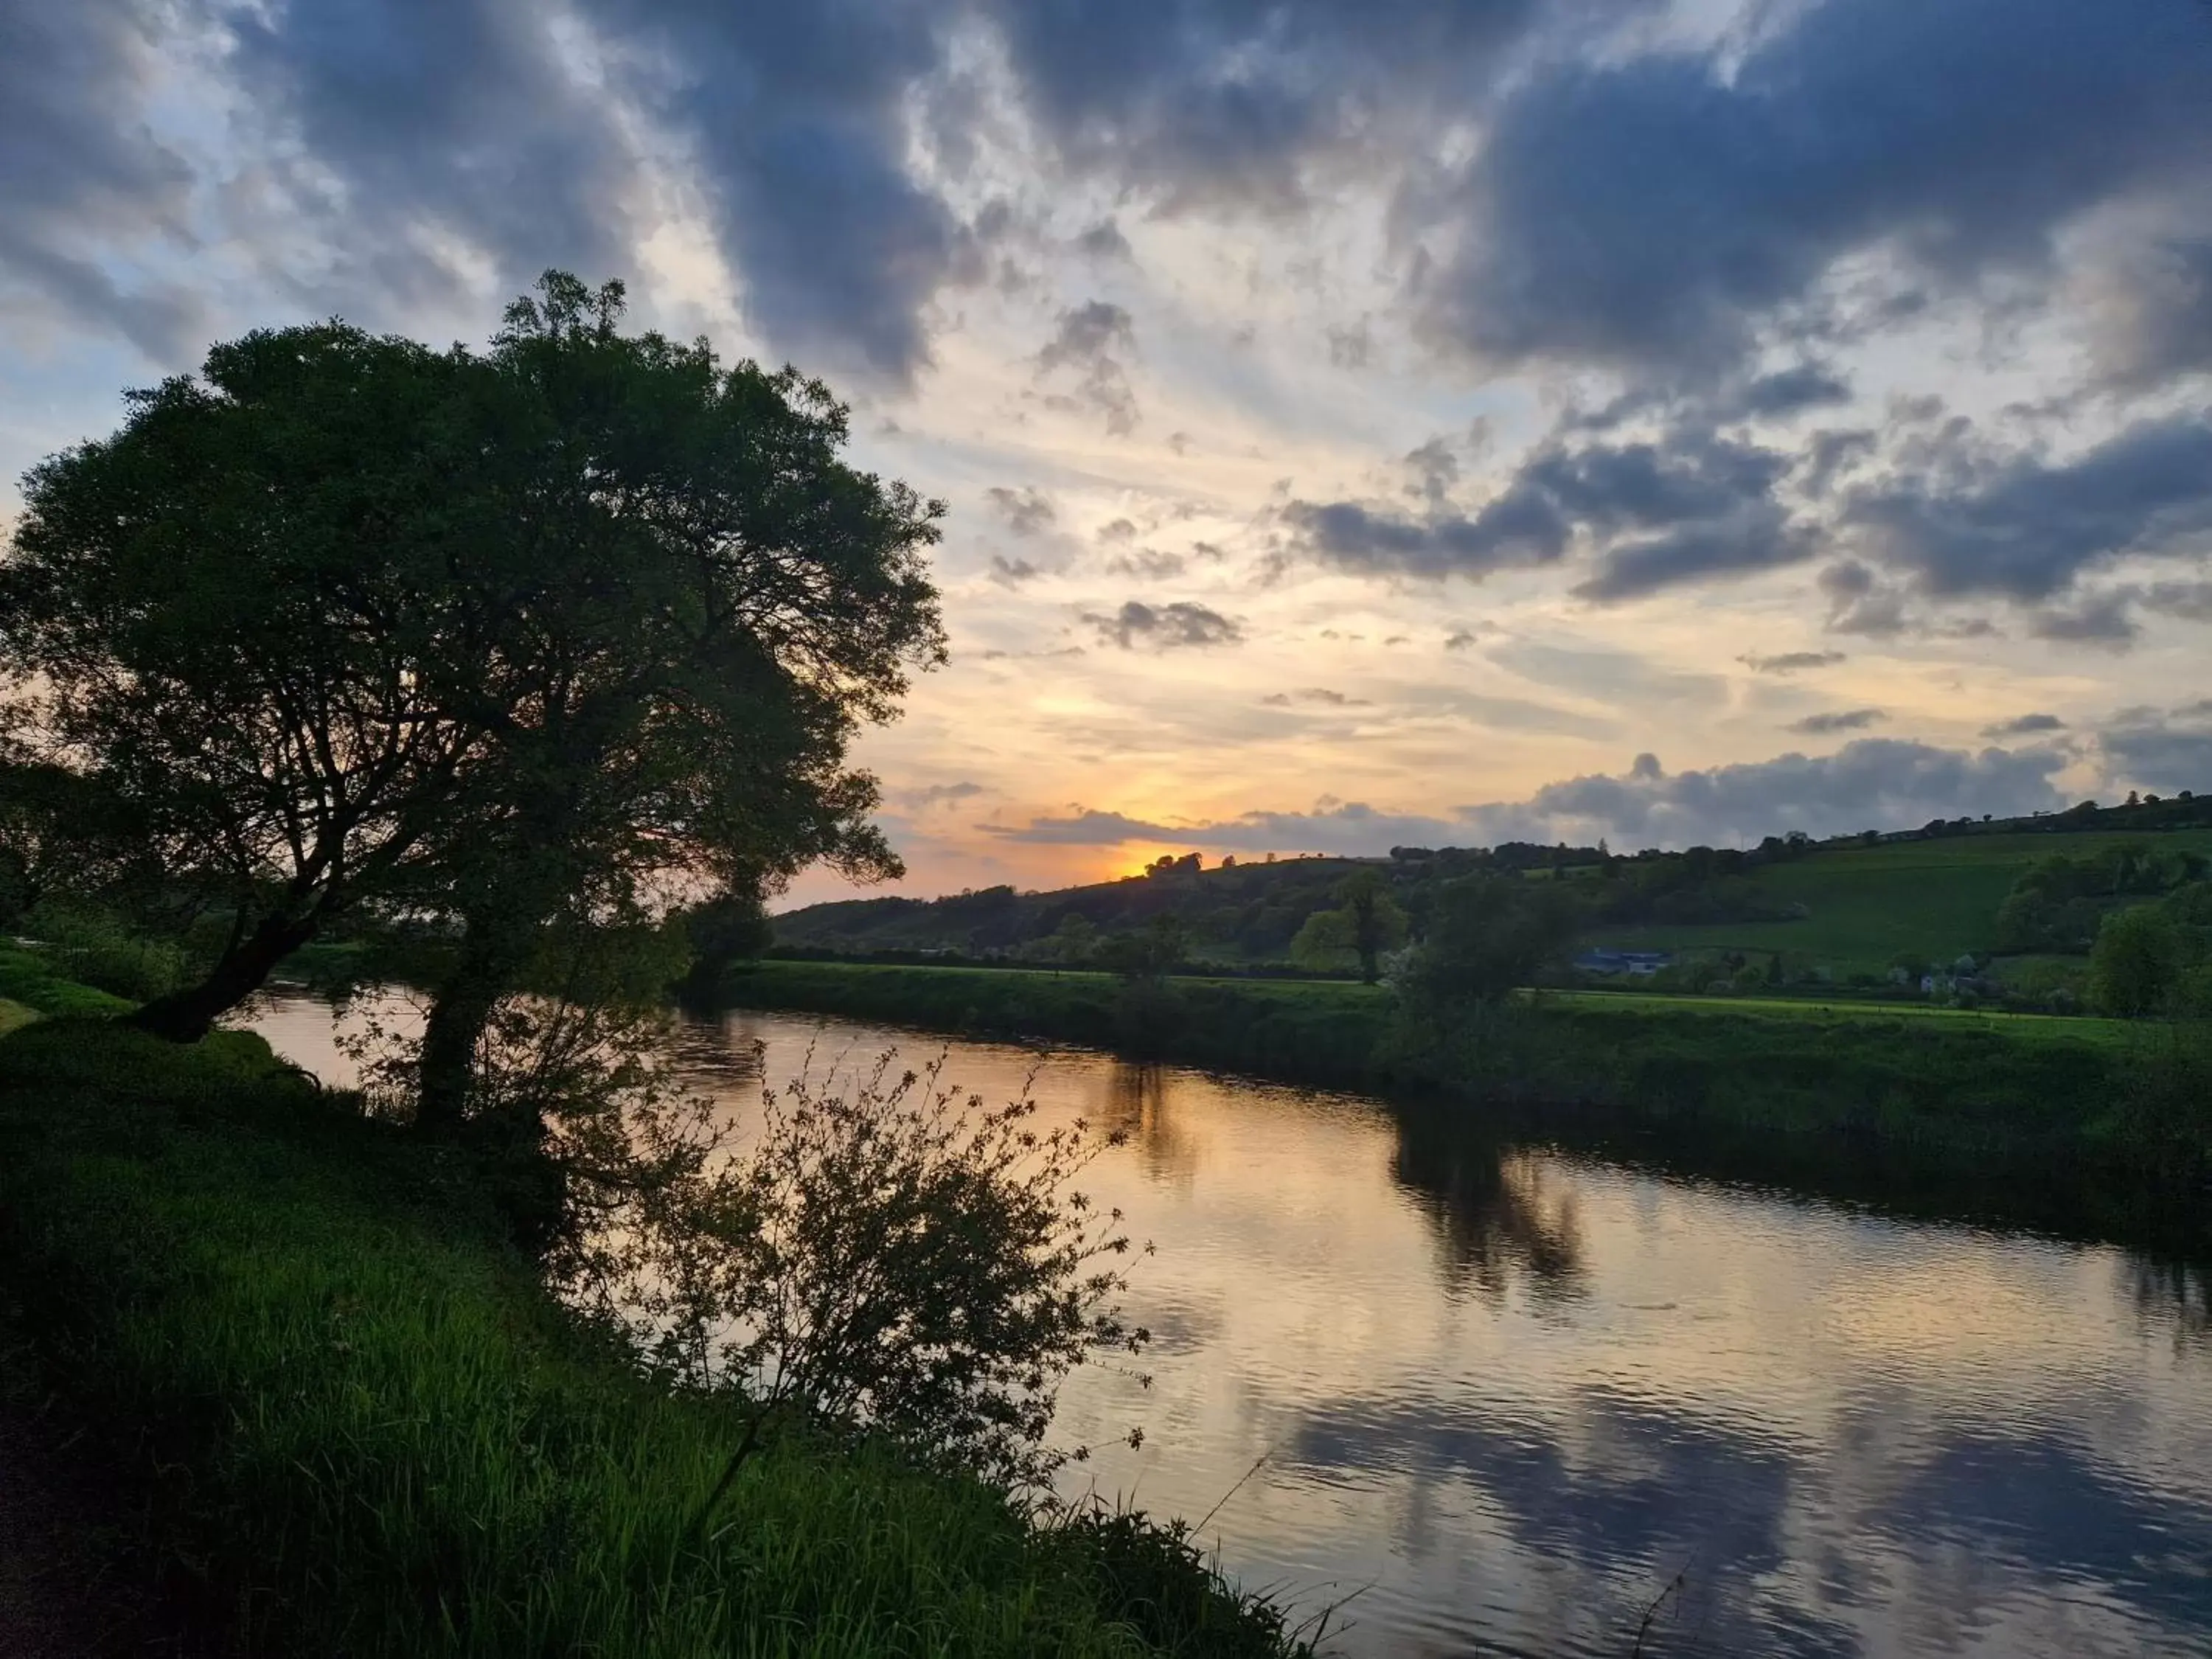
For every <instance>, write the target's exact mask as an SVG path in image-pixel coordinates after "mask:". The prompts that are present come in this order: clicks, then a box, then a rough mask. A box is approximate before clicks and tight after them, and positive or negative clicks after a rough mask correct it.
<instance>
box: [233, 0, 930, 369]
mask: <svg viewBox="0 0 2212 1659" xmlns="http://www.w3.org/2000/svg"><path fill="white" fill-rule="evenodd" d="M579 16H580V21H583V22H584V23H585V24H586V25H587V26H588V29H589V30H590V31H591V32H592V33H591V34H590V35H588V36H586V37H585V45H586V50H589V49H590V48H591V47H592V46H597V45H599V44H604V45H605V46H607V47H608V48H609V50H608V51H607V52H606V53H605V62H604V64H603V65H602V67H603V69H604V71H605V76H606V84H605V85H599V84H594V83H593V76H592V75H591V74H589V73H583V74H580V73H579V72H577V69H576V66H575V64H574V63H573V62H572V61H571V58H572V56H573V48H574V44H575V43H574V42H572V41H569V40H562V39H556V31H555V29H554V28H553V27H552V26H551V20H550V15H549V14H548V13H547V12H546V11H545V10H544V9H543V8H541V7H538V6H534V5H531V4H529V3H527V0H390V3H386V4H380V5H377V6H374V7H364V6H330V5H311V4H293V5H289V6H281V7H275V8H270V9H265V10H262V9H257V10H253V11H246V10H245V9H238V10H236V11H235V12H234V13H233V14H232V17H231V21H232V27H233V30H234V35H235V40H236V51H235V53H234V58H233V59H232V62H231V64H230V70H231V72H232V73H234V75H235V76H236V77H237V79H238V81H239V82H240V85H241V86H242V87H244V88H247V89H249V90H250V94H251V96H252V103H253V106H254V113H255V118H257V119H258V120H259V121H261V122H263V123H264V125H266V126H268V127H269V128H270V129H271V143H272V147H273V148H275V149H276V150H278V151H279V152H280V153H281V152H282V151H283V150H284V149H288V148H289V147H290V146H292V145H296V147H297V149H298V151H299V155H300V158H301V163H302V165H301V167H300V168H298V169H297V170H296V171H295V173H294V175H293V176H292V178H291V179H290V185H291V188H292V191H293V192H294V196H295V206H296V207H298V208H299V209H300V210H301V211H302V212H305V213H307V214H309V215H310V216H312V217H313V219H314V220H315V222H318V223H319V224H320V225H321V226H322V228H324V230H325V234H326V235H327V236H328V237H329V238H330V240H331V242H332V243H333V244H334V245H335V246H337V248H338V249H340V250H342V251H343V253H344V254H345V255H346V256H347V258H349V259H352V260H355V261H357V262H359V264H360V265H361V269H360V270H357V271H356V272H353V273H351V274H349V275H347V276H344V277H343V279H341V285H342V286H352V287H359V288H366V289H370V291H372V292H373V293H374V294H375V295H377V296H378V297H386V296H388V295H392V293H394V292H397V293H398V294H399V295H407V294H410V293H411V292H417V291H422V290H427V289H445V288H449V287H452V286H453V285H454V284H455V283H457V282H458V280H459V278H458V276H457V273H456V272H455V271H454V270H453V269H451V268H450V267H449V264H448V262H447V259H446V258H445V257H444V256H441V255H440V254H437V253H435V252H431V251H430V249H431V247H432V246H433V244H434V242H435V240H438V239H441V238H443V239H447V240H452V241H454V242H457V243H459V244H461V245H463V246H469V247H472V248H476V249H480V250H482V251H483V252H486V253H488V254H489V256H490V257H491V258H492V259H493V260H494V261H495V264H496V265H497V267H498V277H499V280H500V281H501V283H502V284H503V285H504V286H507V287H508V288H510V289H511V288H513V287H515V286H518V285H520V283H523V282H526V280H527V279H528V278H529V277H531V276H534V275H535V274H536V272H537V271H538V270H540V269H542V268H544V267H545V266H547V265H550V264H562V265H566V266H568V267H571V268H573V269H574V270H577V271H579V272H580V274H583V275H585V276H589V277H597V276H605V275H616V274H620V273H622V272H623V271H625V270H629V269H630V268H632V267H633V266H634V265H635V242H636V237H637V235H638V234H639V230H640V228H639V227H638V226H637V225H635V224H634V223H633V222H632V221H631V204H633V203H635V202H636V201H639V200H641V199H643V198H644V197H646V195H647V187H646V185H645V184H644V183H643V181H642V180H641V175H640V173H639V171H638V167H637V165H636V162H635V158H634V157H633V155H632V154H631V146H630V143H629V139H628V137H626V134H625V131H624V129H623V124H622V118H621V112H620V109H619V107H618V103H619V100H618V98H617V97H616V96H611V95H610V94H611V93H614V94H621V95H622V96H623V97H628V98H629V99H633V100H635V101H636V102H637V103H638V105H639V106H641V107H643V108H644V109H646V110H647V111H648V112H650V113H651V114H653V116H655V117H657V118H659V119H660V120H661V121H663V122H665V124H667V125H668V126H669V127H670V128H671V130H672V131H675V132H676V133H678V135H680V137H681V138H682V140H683V142H684V144H685V146H686V148H687V149H688V150H689V151H690V154H691V155H693V156H694V157H695V158H696V161H697V162H698V165H699V177H700V180H701V183H702V185H703V187H704V190H705V191H706V193H707V196H708V200H709V203H710V206H711V208H712V210H713V211H714V228H715V231H716V234H717V236H718V238H719V240H720V243H721V245H722V247H723V250H724V252H726V255H727V256H728V257H729V259H730V262H731V264H732V267H733V268H734V269H735V270H737V271H738V274H739V276H740V278H741V280H742V283H743V288H744V304H745V307H746V309H747V311H748V313H749V314H750V317H751V319H753V321H754V323H755V325H756V326H757V327H758V328H759V329H760V330H761V331H762V332H763V334H764V335H765V336H766V337H767V338H768V339H769V342H770V343H771V345H772V346H773V347H774V349H777V350H779V351H790V352H794V353H798V354H799V355H801V356H805V357H807V358H808V359H810V360H811V361H824V360H827V361H829V362H832V363H835V364H839V365H842V366H845V367H848V368H865V369H866V370H869V371H871V372H872V373H874V374H878V375H880V376H883V377H885V378H888V379H890V380H904V379H906V378H907V377H908V376H910V375H911V374H912V373H913V372H914V370H915V368H917V367H919V366H920V365H921V363H923V362H926V361H927V356H928V342H927V336H926V333H925V331H924V329H923V326H922V323H921V316H920V313H921V307H922V306H923V305H924V303H926V301H927V300H928V299H929V297H930V296H931V295H933V294H934V293H935V292H936V291H937V290H938V289H939V288H941V287H942V286H943V285H944V284H945V283H947V282H949V281H951V280H954V279H955V277H956V276H957V275H958V274H959V272H960V271H961V270H962V269H963V264H964V262H967V261H969V258H970V257H971V250H970V248H969V243H968V240H967V236H966V233H965V232H964V231H963V228H962V227H961V226H960V225H959V224H958V223H957V222H956V221H955V219H954V217H953V216H952V215H951V212H950V211H949V210H947V209H946V207H945V205H944V204H943V203H942V202H940V201H939V199H938V198H937V197H935V196H933V195H932V194H930V193H929V192H928V191H926V190H924V189H923V188H921V186H920V185H917V184H916V183H915V181H914V180H913V179H912V178H911V177H910V176H909V173H908V167H907V164H906V152H907V148H908V134H907V102H908V97H909V94H910V93H911V92H912V90H913V88H915V85H916V83H917V82H919V81H920V80H921V78H922V77H925V76H927V75H929V74H930V73H931V72H932V71H933V70H934V68H935V67H936V64H937V63H938V59H939V42H938V39H937V29H938V23H937V22H936V21H935V20H934V19H933V17H932V15H930V13H929V12H928V10H927V9H926V8H923V7H921V6H919V5H916V4H912V3H902V0H891V3H872V0H871V3H866V4H863V3H861V0H825V3H822V4H816V5H806V6H788V7H768V6H738V7H727V6H720V5H714V4H711V3H708V0H583V3H582V4H581V5H580V9H579ZM314 175H323V176H326V177H327V178H328V179H329V180H330V181H331V184H332V185H334V187H335V193H334V194H331V195H328V196H325V194H324V192H322V191H321V190H320V187H319V184H318V183H317V180H316V177H315V176H314Z"/></svg>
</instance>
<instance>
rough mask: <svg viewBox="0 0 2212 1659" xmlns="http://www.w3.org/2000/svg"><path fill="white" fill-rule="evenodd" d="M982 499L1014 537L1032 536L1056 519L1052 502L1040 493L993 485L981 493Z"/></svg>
mask: <svg viewBox="0 0 2212 1659" xmlns="http://www.w3.org/2000/svg"><path fill="white" fill-rule="evenodd" d="M983 499H984V500H986V501H988V502H990V504H991V508H992V511H994V512H995V513H997V514H998V515H999V516H1000V518H1002V519H1004V520H1006V528H1007V529H1009V530H1011V531H1012V532H1014V534H1016V535H1017V536H1034V535H1036V533H1037V532H1039V531H1041V530H1044V529H1046V528H1048V527H1049V526H1050V525H1051V524H1052V522H1053V520H1054V519H1055V518H1057V517H1058V516H1059V514H1058V513H1057V512H1055V511H1054V507H1053V504H1052V498H1051V497H1050V496H1048V495H1046V494H1044V492H1043V491H1042V490H1040V489H1007V488H1006V486H1005V485H1004V484H994V485H992V486H991V488H990V489H987V490H985V491H984V492H983Z"/></svg>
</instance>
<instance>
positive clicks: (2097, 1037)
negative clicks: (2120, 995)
mask: <svg viewBox="0 0 2212 1659" xmlns="http://www.w3.org/2000/svg"><path fill="white" fill-rule="evenodd" d="M1543 1000H1544V1001H1545V1002H1546V1003H1547V1005H1549V1006H1553V1007H1558V1008H1573V1009H1586V1010H1589V1011H1590V1012H1604V1013H1612V1014H1619V1015H1622V1016H1625V1017H1627V1018H1639V1017H1640V1018H1654V1017H1662V1016H1672V1015H1679V1014H1692V1015H1708V1016H1711V1015H1727V1016H1735V1017H1736V1018H1750V1019H1779V1020H1796V1021H1800V1022H1811V1023H1814V1024H1823V1023H1826V1022H1830V1021H1834V1020H1859V1021H1877V1022H1886V1023H1889V1024H1897V1023H1899V1022H1903V1023H1905V1024H1908V1025H1909V1024H1914V1023H1917V1022H1920V1021H1929V1022H1933V1023H1936V1024H1941V1025H1943V1026H1947V1027H1948V1028H1950V1029H1952V1030H1982V1031H1990V1032H1994V1033H1996V1034H1998V1035H2000V1036H2007V1037H2015V1038H2020V1039H2023V1040H2027V1041H2038V1040H2044V1041H2051V1042H2087V1043H2093V1044H2096V1045H2098V1046H2100V1047H2106V1048H2112V1047H2118V1046H2121V1045H2124V1044H2125V1043H2128V1042H2132V1041H2134V1040H2135V1039H2136V1037H2137V1036H2140V1035H2141V1030H2140V1028H2139V1027H2137V1026H2134V1025H2131V1024H2129V1023H2128V1022H2127V1021H2126V1020H2124V1019H2084V1018H2075V1017H2073V1016H2062V1015H2058V1014H2035V1013H2013V1012H2008V1011H2005V1010H2002V1009H1996V1010H1992V1009H1971V1008H1949V1007H1945V1006H1942V1005H1941V1004H1937V1003H1932V1002H1854V1001H1850V1000H1842V999H1838V1000H1826V1001H1824V1000H1820V998H1818V997H1813V996H1789V997H1739V996H1725V997H1716V996H1674V995H1669V994H1666V993H1663V992H1646V991H1547V992H1545V993H1544V994H1543Z"/></svg>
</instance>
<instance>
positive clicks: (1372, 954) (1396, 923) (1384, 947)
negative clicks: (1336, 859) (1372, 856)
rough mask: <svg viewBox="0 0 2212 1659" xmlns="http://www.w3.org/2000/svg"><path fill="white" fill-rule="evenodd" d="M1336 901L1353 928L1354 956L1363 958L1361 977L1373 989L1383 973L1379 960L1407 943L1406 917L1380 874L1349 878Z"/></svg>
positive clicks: (1363, 872) (1365, 872) (1361, 873)
mask: <svg viewBox="0 0 2212 1659" xmlns="http://www.w3.org/2000/svg"><path fill="white" fill-rule="evenodd" d="M1336 899H1337V902H1338V905H1339V907H1340V910H1341V913H1342V915H1343V916H1344V918H1345V920H1346V923H1347V924H1348V925H1349V931H1350V933H1351V935H1352V953H1353V954H1354V955H1355V956H1357V957H1358V958H1359V977H1360V978H1361V979H1362V980H1363V981H1365V982H1366V983H1368V984H1370V985H1372V984H1373V983H1375V981H1376V977H1377V975H1378V974H1379V973H1380V971H1381V969H1380V967H1379V965H1378V961H1377V959H1378V958H1379V957H1381V955H1382V953H1383V951H1389V950H1394V949H1395V948H1396V947H1397V946H1398V945H1402V944H1403V943H1404V942H1405V939H1406V913H1405V911H1403V910H1402V909H1401V908H1399V907H1398V903H1397V901H1396V900H1395V899H1393V898H1392V897H1391V896H1390V886H1389V883H1388V882H1387V881H1385V880H1384V879H1383V875H1382V873H1381V872H1379V871H1376V870H1359V871H1355V872H1353V873H1352V874H1351V875H1349V876H1346V878H1344V879H1343V880H1342V881H1340V882H1339V883H1338V884H1337V888H1336Z"/></svg>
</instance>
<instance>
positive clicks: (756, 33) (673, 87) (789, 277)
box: [586, 0, 971, 379]
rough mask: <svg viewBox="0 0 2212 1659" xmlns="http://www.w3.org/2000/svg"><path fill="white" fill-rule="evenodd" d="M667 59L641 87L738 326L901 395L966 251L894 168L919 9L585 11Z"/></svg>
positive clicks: (931, 23)
mask: <svg viewBox="0 0 2212 1659" xmlns="http://www.w3.org/2000/svg"><path fill="white" fill-rule="evenodd" d="M586 11H587V13H588V14H589V15H592V16H594V17H595V19H596V20H597V21H599V23H600V25H601V27H605V28H606V29H607V30H609V31H610V33H611V34H612V35H613V36H614V37H615V38H616V39H617V40H618V41H619V42H620V43H621V44H622V45H623V46H626V47H629V48H632V49H635V48H636V47H639V46H658V47H659V49H660V51H661V52H662V54H663V58H662V62H661V64H659V66H658V68H657V70H656V71H655V72H653V74H652V75H650V76H641V78H640V80H639V82H638V83H637V84H638V85H639V86H640V87H641V89H642V90H644V91H645V92H646V94H647V95H648V96H650V97H651V98H652V99H653V103H654V106H656V107H658V108H659V109H660V110H661V111H662V112H664V113H665V114H666V115H667V116H669V117H670V118H672V119H673V120H674V121H675V122H676V123H677V124H678V126H679V129H680V130H682V131H685V132H687V133H688V134H689V135H690V137H691V138H692V139H693V141H694V142H695V143H696V146H697V150H698V155H699V157H700V160H701V161H702V170H703V172H704V173H705V174H706V177H707V180H708V186H709V188H710V189H711V190H712V191H713V192H714V196H715V197H716V198H717V202H718V204H719V206H720V227H719V228H720V235H721V240H722V244H723V246H724V249H725V251H726V252H727V253H728V254H729V255H730V257H731V261H732V264H734V265H735V266H736V267H737V268H738V270H739V271H740V272H741V273H743V276H744V284H745V302H746V306H747V308H748V310H749V312H750V313H751V314H752V315H753V317H754V318H755V319H756V320H757V324H758V325H759V326H760V327H761V328H762V330H763V332H765V333H766V334H767V335H768V337H769V339H770V340H771V341H773V342H775V344H776V346H777V347H778V349H793V350H799V351H803V352H805V353H807V354H809V355H812V356H829V358H831V359H833V360H838V361H842V360H847V359H849V358H850V357H852V356H854V353H856V352H857V354H858V355H859V356H860V358H861V359H862V360H864V362H865V363H866V366H867V367H868V368H872V370H874V371H875V372H877V373H878V374H883V375H885V376H889V377H891V378H893V379H904V378H906V377H908V376H909V375H910V374H912V373H913V372H914V370H915V368H918V367H920V366H921V364H922V363H923V362H926V361H927V358H928V355H929V346H928V339H927V333H926V331H925V330H924V328H923V325H922V321H921V315H920V313H921V307H922V306H923V305H924V304H925V303H927V301H928V300H929V299H930V297H931V296H932V295H934V294H935V293H936V292H937V290H938V289H939V288H940V287H942V286H943V285H944V284H945V283H948V282H950V281H952V280H954V279H955V278H956V276H958V275H959V274H960V272H961V270H962V268H963V263H964V262H965V261H966V260H967V259H968V258H969V255H970V252H971V250H970V249H969V246H968V243H967V240H966V238H965V236H964V234H963V229H962V228H961V227H960V225H959V224H958V223H957V222H956V220H955V219H954V217H953V216H952V214H951V211H950V210H948V209H947V208H946V207H945V204H944V203H943V202H942V201H940V200H939V198H938V197H936V196H934V195H933V194H931V193H930V192H929V191H927V189H925V188H924V187H923V186H922V185H920V184H918V183H917V182H915V179H913V178H912V176H911V175H910V173H909V172H908V167H907V162H906V155H907V149H908V123H907V114H908V100H909V96H910V94H912V92H913V90H914V88H915V85H916V83H917V82H920V81H921V79H923V78H924V77H926V76H929V75H931V74H932V73H933V72H934V71H935V70H936V69H937V67H938V64H939V57H940V51H941V43H940V40H939V29H940V27H941V23H940V21H939V18H938V17H937V15H936V14H935V11H934V9H933V8H930V7H928V6H926V5H923V4H921V3H919V0H811V3H808V4H805V5H792V6H769V5H738V6H730V5H725V4H721V3H718V0H586Z"/></svg>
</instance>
